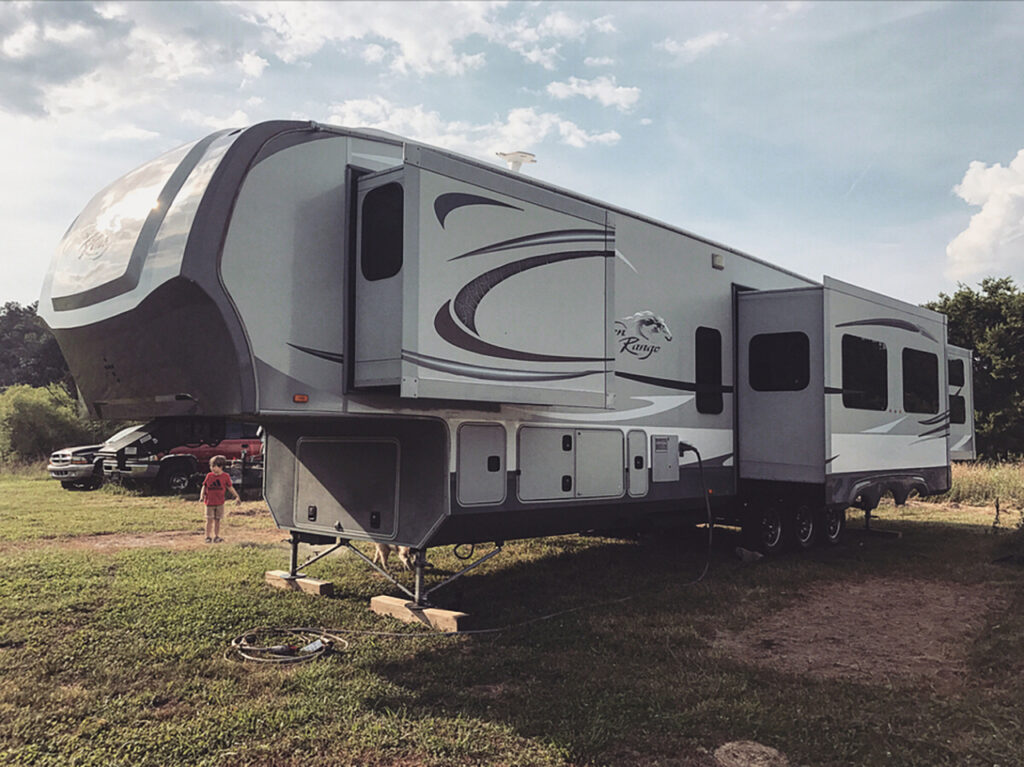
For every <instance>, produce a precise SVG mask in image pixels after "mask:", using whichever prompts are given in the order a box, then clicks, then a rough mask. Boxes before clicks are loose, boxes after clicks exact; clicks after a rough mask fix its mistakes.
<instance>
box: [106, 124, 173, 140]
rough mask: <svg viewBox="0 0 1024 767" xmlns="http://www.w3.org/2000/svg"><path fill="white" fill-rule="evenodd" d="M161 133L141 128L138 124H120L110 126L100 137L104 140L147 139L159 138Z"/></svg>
mask: <svg viewBox="0 0 1024 767" xmlns="http://www.w3.org/2000/svg"><path fill="white" fill-rule="evenodd" d="M159 136H160V134H159V133H157V132H156V131H151V130H146V129H145V128H140V127H139V126H138V125H132V124H128V125H118V126H116V127H114V128H108V129H107V130H105V131H103V133H102V134H101V135H100V139H101V140H103V141H147V140H149V139H153V138H159Z"/></svg>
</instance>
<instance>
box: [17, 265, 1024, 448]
mask: <svg viewBox="0 0 1024 767" xmlns="http://www.w3.org/2000/svg"><path fill="white" fill-rule="evenodd" d="M925 306H926V307H928V308H929V309H934V310H935V311H939V312H942V313H943V314H945V315H946V316H947V317H948V318H949V324H948V333H949V341H950V343H952V344H955V345H957V346H963V347H965V348H967V349H972V350H973V351H974V409H975V427H976V432H977V446H978V455H979V457H983V458H986V459H989V460H1006V459H1011V458H1018V459H1019V458H1021V457H1024V396H1022V394H1024V293H1022V292H1021V290H1020V288H1018V287H1017V285H1016V284H1015V283H1014V281H1013V280H1012V279H1011V278H1009V277H998V278H997V277H990V278H987V279H984V280H982V281H981V283H980V285H979V286H978V289H975V288H972V287H969V286H967V285H963V284H960V285H958V287H957V290H956V292H955V293H953V294H952V295H947V294H945V293H940V294H939V297H938V299H937V300H935V301H930V302H928V303H927V304H925ZM11 387H33V388H46V389H47V390H48V391H49V392H50V395H48V396H50V398H51V399H52V398H54V397H56V398H57V399H60V400H61V407H62V408H64V409H67V407H68V405H69V403H68V402H67V401H65V399H64V398H63V397H62V395H61V393H60V392H59V389H63V390H64V391H65V392H66V393H67V395H69V397H71V398H73V397H74V395H75V386H74V381H73V379H72V378H71V373H70V371H69V370H68V366H67V362H65V361H64V356H63V355H62V354H61V351H60V347H59V346H58V345H57V341H56V339H55V338H54V337H53V333H51V332H50V329H49V328H48V327H47V326H46V323H44V322H43V321H42V320H41V319H40V318H39V316H38V314H37V313H36V304H35V303H32V304H28V305H27V306H22V305H20V304H18V303H17V302H14V301H9V302H7V303H5V304H4V305H3V306H2V307H0V397H4V396H5V395H6V396H7V398H8V399H10V398H12V397H13V395H14V393H15V392H11V391H9V390H10V389H11ZM55 387H59V388H55ZM25 396H27V395H26V393H25V391H24V390H23V389H19V394H18V398H19V399H23V398H24V397H25ZM3 410H4V408H0V411H3ZM6 410H7V411H8V413H9V411H10V408H7V409H6ZM5 417H8V418H9V417H10V416H9V415H8V416H5V415H4V413H3V412H0V421H3V419H4V418H5ZM3 427H4V424H3V423H0V431H2V430H3Z"/></svg>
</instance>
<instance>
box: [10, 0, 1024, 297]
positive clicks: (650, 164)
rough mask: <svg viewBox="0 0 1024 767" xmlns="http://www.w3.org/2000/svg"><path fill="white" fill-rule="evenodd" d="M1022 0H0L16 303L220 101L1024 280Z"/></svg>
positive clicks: (647, 209)
mask: <svg viewBox="0 0 1024 767" xmlns="http://www.w3.org/2000/svg"><path fill="white" fill-rule="evenodd" d="M1022 97H1024V4H1022V3H1012V2H997V3H983V2H971V3H928V2H913V3H898V2H885V3H879V2H866V3H840V2H826V3H814V2H777V3H760V2H753V3H742V2H732V3H699V2H686V3H682V2H680V3H648V2H627V3H615V2H609V3H597V2H567V3H561V2H544V3H535V2H493V3H428V2H417V3H409V4H406V3H399V2H375V3H365V4H364V3H359V2H345V3H313V2H310V3H303V2H280V3H278V2H266V3H250V2H224V3H199V2H196V3H185V2H172V3H142V2H128V3H117V2H103V3H87V2H75V3H58V2H43V3H29V2H10V1H8V2H4V3H0V170H2V175H0V231H2V233H3V247H2V249H0V304H2V303H3V302H6V301H18V302H19V303H29V302H31V301H34V300H36V299H38V297H39V293H40V289H41V286H42V282H43V277H44V274H45V272H46V268H47V266H48V264H49V261H50V257H51V255H52V254H53V252H54V251H55V249H56V247H57V244H58V243H59V242H60V239H61V237H62V236H63V234H64V232H65V231H66V229H67V228H68V226H69V225H70V223H71V222H72V221H73V219H74V218H75V216H76V215H77V214H78V213H79V212H80V211H81V210H82V208H84V207H85V205H86V203H87V202H88V201H89V199H90V198H91V197H92V196H93V194H95V193H96V192H98V191H99V190H100V189H101V188H103V187H104V186H106V185H107V184H108V183H110V182H111V181H113V180H114V179H116V178H118V177H119V176H121V175H123V174H124V173H126V172H128V171H129V170H131V169H132V168H134V167H136V166H138V165H140V164H142V163H144V162H146V161H148V160H150V159H152V158H154V157H156V156H157V155H159V154H161V153H163V152H165V151H167V150H169V149H172V148H174V147H175V146H178V145H181V144H184V143H186V142H189V141H192V140H194V139H197V138H199V137H201V136H203V135H206V134H208V133H211V132H213V131H214V130H218V129H220V128H224V127H242V126H245V125H249V124H253V123H256V122H260V121H262V120H268V119H303V120H306V119H309V120H316V121H318V122H326V123H332V124H336V125H344V126H348V127H374V128H381V129H384V130H388V131H391V132H394V133H398V134H400V135H404V136H407V137H409V138H413V139H416V140H419V141H423V142H426V143H429V144H434V145H437V146H441V147H445V148H448V149H452V150H455V151H458V152H461V153H463V154H466V155H470V156H472V157H474V158H477V159H480V160H484V161H487V162H494V163H496V164H499V165H500V164H501V160H500V159H499V158H498V157H497V156H496V155H495V153H496V152H499V151H506V152H507V151H514V150H525V151H529V152H533V153H534V154H536V155H537V160H538V161H537V163H536V164H532V165H526V166H524V169H523V172H524V173H525V174H527V175H529V176H533V177H535V178H538V179H542V180H544V181H547V182H550V183H553V184H556V185H558V186H561V187H564V188H567V189H570V190H573V191H576V192H579V193H582V194H585V195H587V196H590V197H594V198H597V199H599V200H602V201H605V202H608V203H611V204H613V205H616V206H620V207H624V208H627V209H629V210H633V211H636V212H638V213H642V214H644V215H646V216H650V217H652V218H656V219H660V220H662V221H665V222H667V223H669V224H672V225H674V226H677V227H681V228H683V229H686V230H688V231H691V232H694V233H696V234H699V235H701V236H704V237H707V238H709V239H712V240H715V241H717V242H720V243H723V244H725V245H729V246H731V247H734V248H737V249H739V250H742V251H745V252H747V253H750V254H752V255H755V256H757V257H759V258H762V259H764V260H767V261H769V262H771V263H774V264H777V265H779V266H782V267H785V268H787V269H789V270H792V271H795V272H798V273H800V274H803V275H805V276H808V277H811V278H813V279H820V278H821V277H822V275H823V274H828V275H830V276H833V277H836V278H839V279H841V280H845V281H847V282H852V283H855V284H858V285H861V286H863V287H866V288H870V289H872V290H877V291H880V292H883V293H886V294H889V295H892V296H895V297H897V298H901V299H904V300H906V301H911V302H914V303H921V302H924V301H929V300H932V299H935V298H936V297H938V295H939V293H940V292H946V293H951V292H953V291H955V290H956V289H957V285H958V283H964V284H968V285H972V286H976V285H977V283H978V282H980V280H981V279H983V278H984V277H987V276H1006V275H1008V276H1011V277H1013V278H1015V279H1016V280H1017V282H1018V284H1024V98H1022Z"/></svg>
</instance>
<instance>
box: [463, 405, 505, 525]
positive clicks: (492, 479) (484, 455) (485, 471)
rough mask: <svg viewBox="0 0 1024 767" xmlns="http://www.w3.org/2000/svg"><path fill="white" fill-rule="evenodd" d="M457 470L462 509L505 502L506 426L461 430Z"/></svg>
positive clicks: (475, 425) (480, 425) (472, 426)
mask: <svg viewBox="0 0 1024 767" xmlns="http://www.w3.org/2000/svg"><path fill="white" fill-rule="evenodd" d="M458 440H459V446H458V451H459V452H458V459H457V461H458V462H457V464H456V471H455V486H456V495H457V497H458V501H459V504H460V505H461V506H478V505H481V504H497V503H501V502H502V501H504V500H505V427H504V426H502V425H501V424H496V423H493V424H492V423H488V424H483V423H464V424H462V426H460V427H459V431H458Z"/></svg>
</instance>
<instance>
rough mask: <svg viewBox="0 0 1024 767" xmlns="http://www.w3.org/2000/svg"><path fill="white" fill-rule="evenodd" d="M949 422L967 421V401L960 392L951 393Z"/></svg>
mask: <svg viewBox="0 0 1024 767" xmlns="http://www.w3.org/2000/svg"><path fill="white" fill-rule="evenodd" d="M949 422H950V423H967V401H966V400H965V399H964V398H963V397H961V396H960V395H959V394H950V395H949Z"/></svg>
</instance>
